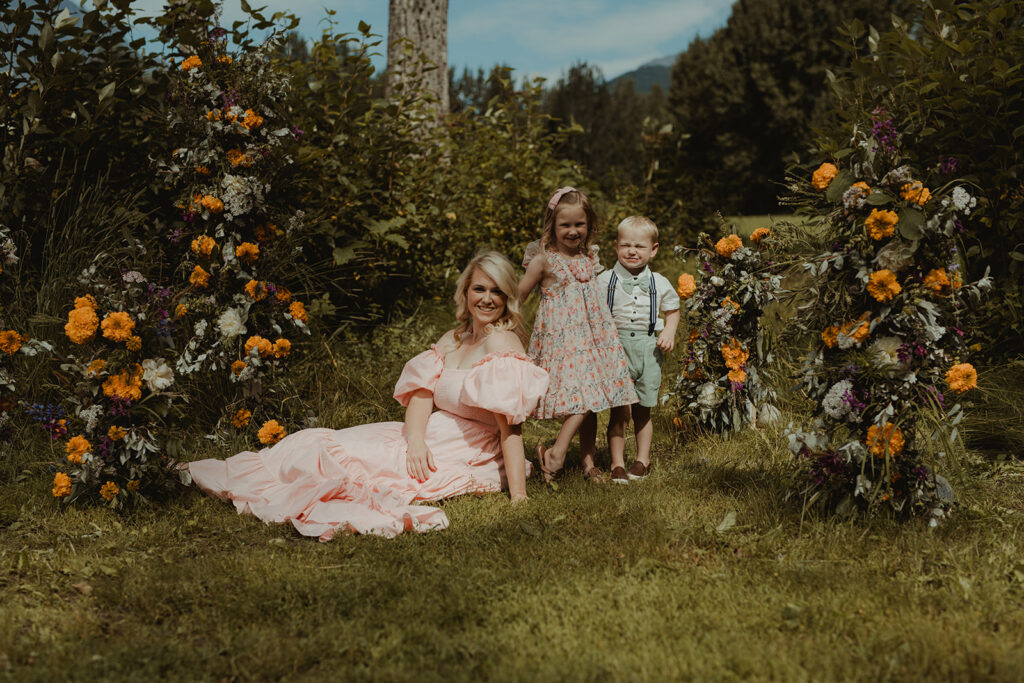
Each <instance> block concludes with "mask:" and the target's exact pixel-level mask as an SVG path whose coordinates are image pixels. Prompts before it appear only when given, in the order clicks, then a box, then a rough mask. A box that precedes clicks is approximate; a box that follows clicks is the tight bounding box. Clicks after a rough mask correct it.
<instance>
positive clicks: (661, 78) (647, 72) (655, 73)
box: [608, 55, 677, 93]
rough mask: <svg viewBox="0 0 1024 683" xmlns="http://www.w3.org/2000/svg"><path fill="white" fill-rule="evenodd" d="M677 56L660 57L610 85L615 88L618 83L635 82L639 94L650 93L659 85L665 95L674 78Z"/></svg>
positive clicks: (614, 80)
mask: <svg viewBox="0 0 1024 683" xmlns="http://www.w3.org/2000/svg"><path fill="white" fill-rule="evenodd" d="M676 56H677V55H669V56H667V57H660V58H658V59H655V60H652V61H650V62H647V63H646V64H641V65H640V66H638V67H637V68H635V69H633V70H632V71H627V72H626V73H624V74H622V75H620V76H616V77H615V78H613V79H611V80H610V81H609V82H608V83H609V85H611V86H612V87H615V84H616V83H617V82H619V81H622V80H627V79H629V80H632V81H633V84H634V85H635V86H636V91H637V92H640V93H649V92H651V89H652V88H653V87H654V86H655V85H658V86H660V87H661V91H662V92H663V93H667V92H668V84H669V80H670V78H671V76H672V65H673V64H675V63H676Z"/></svg>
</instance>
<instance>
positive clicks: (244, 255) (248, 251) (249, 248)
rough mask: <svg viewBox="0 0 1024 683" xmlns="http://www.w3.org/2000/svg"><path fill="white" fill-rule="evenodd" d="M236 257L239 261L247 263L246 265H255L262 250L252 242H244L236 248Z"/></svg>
mask: <svg viewBox="0 0 1024 683" xmlns="http://www.w3.org/2000/svg"><path fill="white" fill-rule="evenodd" d="M235 256H236V257H237V258H238V260H239V261H245V262H246V263H253V262H254V261H256V259H258V258H259V257H260V248H259V246H258V245H256V244H253V243H252V242H242V243H241V244H239V245H238V246H237V247H235Z"/></svg>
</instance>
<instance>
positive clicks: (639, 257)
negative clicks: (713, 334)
mask: <svg viewBox="0 0 1024 683" xmlns="http://www.w3.org/2000/svg"><path fill="white" fill-rule="evenodd" d="M657 253H658V227H657V226H656V225H655V224H654V222H653V221H652V220H651V219H649V218H645V217H643V216H630V217H629V218H626V219H624V220H623V221H622V222H621V223H619V228H618V235H617V237H616V239H615V255H616V257H617V259H618V262H617V263H616V264H615V267H614V268H611V269H610V270H606V271H604V272H603V273H601V274H600V275H599V276H598V277H597V283H598V286H599V288H600V290H601V292H602V293H603V294H604V295H605V296H606V300H607V302H608V306H609V308H611V311H612V319H613V320H614V321H615V327H616V328H617V329H618V331H619V339H620V340H621V341H622V346H623V348H624V349H625V351H626V359H627V360H628V361H629V372H630V375H631V376H632V378H633V384H634V386H635V387H636V393H637V395H638V396H639V397H640V401H639V403H634V404H633V405H631V406H619V407H617V408H612V411H611V417H610V421H609V423H608V449H609V450H610V451H611V456H612V481H614V482H615V483H617V484H627V483H629V480H630V479H643V478H644V477H646V476H647V472H648V471H649V470H650V463H651V440H652V438H653V436H654V426H653V425H652V424H651V408H653V407H654V406H656V405H657V404H658V392H659V391H660V389H661V364H662V353H663V352H664V353H668V352H670V351H672V349H673V348H675V337H676V328H677V327H679V295H678V294H676V290H675V288H674V287H673V286H672V285H671V283H669V281H668V280H667V279H666V278H665V277H663V276H662V275H659V274H658V273H654V272H651V270H650V269H649V268H648V267H647V263H648V262H649V261H650V260H651V259H652V258H654V256H655V255H656V254H657ZM662 313H663V314H664V320H662V319H661V317H660V314H662ZM631 413H632V417H633V430H634V432H635V434H636V461H634V462H633V464H632V466H631V467H630V468H629V471H628V472H627V471H626V461H625V450H626V425H627V424H628V423H629V418H630V414H631ZM596 437H597V417H596V416H595V415H593V414H591V415H590V416H589V417H588V418H587V421H586V422H584V425H583V426H582V427H581V430H580V451H581V452H583V453H593V452H594V441H595V440H596Z"/></svg>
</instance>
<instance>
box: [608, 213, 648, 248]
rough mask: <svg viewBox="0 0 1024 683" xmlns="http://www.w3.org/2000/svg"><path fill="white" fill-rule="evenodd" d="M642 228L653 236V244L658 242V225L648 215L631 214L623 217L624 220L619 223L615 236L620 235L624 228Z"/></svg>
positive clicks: (641, 229)
mask: <svg viewBox="0 0 1024 683" xmlns="http://www.w3.org/2000/svg"><path fill="white" fill-rule="evenodd" d="M629 229H633V230H640V231H642V232H644V233H646V234H647V236H648V237H650V238H651V242H652V243H653V244H657V243H658V226H657V225H655V224H654V221H652V220H651V219H650V218H648V217H647V216H629V217H628V218H623V219H622V222H620V223H619V227H618V228H616V232H615V236H616V237H618V236H619V233H621V232H622V231H623V230H629Z"/></svg>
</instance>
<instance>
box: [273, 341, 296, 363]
mask: <svg viewBox="0 0 1024 683" xmlns="http://www.w3.org/2000/svg"><path fill="white" fill-rule="evenodd" d="M291 352H292V343H291V342H290V341H288V340H287V339H284V338H283V337H282V338H280V339H278V340H277V341H276V342H274V358H287V357H288V354H289V353H291Z"/></svg>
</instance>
